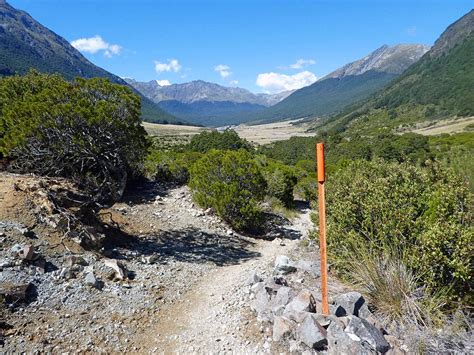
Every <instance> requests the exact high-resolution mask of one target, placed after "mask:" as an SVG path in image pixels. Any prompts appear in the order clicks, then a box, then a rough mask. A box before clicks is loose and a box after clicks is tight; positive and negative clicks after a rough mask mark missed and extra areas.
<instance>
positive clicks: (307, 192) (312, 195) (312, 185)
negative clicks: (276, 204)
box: [294, 175, 318, 205]
mask: <svg viewBox="0 0 474 355" xmlns="http://www.w3.org/2000/svg"><path fill="white" fill-rule="evenodd" d="M294 191H295V194H296V195H297V196H298V197H299V198H300V199H303V200H304V201H306V202H309V203H310V204H311V205H313V204H315V203H316V202H317V198H318V181H317V178H316V175H312V176H306V177H303V178H301V179H300V180H298V183H297V184H296V186H295V190H294Z"/></svg>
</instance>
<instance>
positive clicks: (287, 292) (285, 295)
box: [272, 286, 295, 306]
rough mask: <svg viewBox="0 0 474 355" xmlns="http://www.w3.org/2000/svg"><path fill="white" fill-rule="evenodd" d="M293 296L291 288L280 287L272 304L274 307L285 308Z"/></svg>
mask: <svg viewBox="0 0 474 355" xmlns="http://www.w3.org/2000/svg"><path fill="white" fill-rule="evenodd" d="M294 296H295V292H294V291H293V289H292V288H291V287H286V286H282V287H280V288H279V289H278V291H277V293H276V295H275V297H274V298H273V300H272V304H273V305H274V306H286V305H287V304H288V303H290V301H291V299H292V298H293V297H294Z"/></svg>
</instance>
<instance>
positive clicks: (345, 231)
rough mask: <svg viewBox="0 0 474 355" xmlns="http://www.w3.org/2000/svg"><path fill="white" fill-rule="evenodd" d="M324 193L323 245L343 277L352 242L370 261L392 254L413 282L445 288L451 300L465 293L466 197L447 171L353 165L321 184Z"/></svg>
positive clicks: (469, 236) (468, 256) (469, 239)
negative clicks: (325, 239)
mask: <svg viewBox="0 0 474 355" xmlns="http://www.w3.org/2000/svg"><path fill="white" fill-rule="evenodd" d="M327 189H328V192H327V204H328V207H327V211H328V243H329V247H328V248H329V250H330V251H331V252H332V253H331V258H332V263H333V264H334V265H335V266H336V268H337V269H338V270H339V271H340V272H341V273H342V274H343V275H344V274H346V275H350V272H351V267H350V264H349V263H347V260H349V258H350V256H351V255H352V254H353V253H354V252H355V251H354V245H357V247H358V248H360V247H361V246H363V247H364V248H367V249H368V250H370V252H371V253H372V254H373V255H374V256H375V255H381V254H384V253H386V251H387V250H397V251H399V252H400V255H405V256H406V258H407V259H406V260H404V263H405V264H406V265H407V267H409V268H410V269H411V270H412V271H413V272H414V273H415V274H416V276H417V278H418V281H419V282H420V285H421V284H423V285H426V286H427V287H428V288H429V289H432V290H437V289H440V288H442V287H446V286H449V287H450V288H451V290H450V296H451V297H456V296H459V297H463V296H465V295H466V294H467V293H468V292H469V284H470V282H471V269H470V266H471V265H472V262H473V259H472V245H473V242H474V240H473V237H474V234H473V228H472V226H471V225H470V221H471V219H470V218H471V214H470V211H469V201H470V199H469V198H470V196H469V192H468V190H467V188H466V187H465V186H464V185H463V184H462V183H461V182H460V181H459V180H458V179H457V177H456V176H455V174H453V173H452V172H451V171H444V170H440V168H439V167H438V166H436V165H433V166H429V167H428V168H419V167H415V166H411V165H408V164H397V163H386V162H383V161H381V160H375V161H372V162H365V161H357V162H354V163H352V164H350V165H349V166H348V167H347V168H345V169H342V170H340V171H339V172H338V173H337V174H335V175H334V176H332V177H331V179H328V182H327Z"/></svg>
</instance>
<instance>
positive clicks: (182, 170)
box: [145, 150, 202, 184]
mask: <svg viewBox="0 0 474 355" xmlns="http://www.w3.org/2000/svg"><path fill="white" fill-rule="evenodd" d="M201 157H202V154H201V153H198V152H182V153H181V152H173V151H158V150H151V151H150V152H149V153H148V155H147V158H146V160H145V175H146V176H147V177H148V178H151V179H154V180H158V181H166V182H174V183H176V184H185V183H187V182H188V180H189V169H190V167H191V166H192V165H193V164H194V163H195V162H196V161H198V160H199V159H200V158H201Z"/></svg>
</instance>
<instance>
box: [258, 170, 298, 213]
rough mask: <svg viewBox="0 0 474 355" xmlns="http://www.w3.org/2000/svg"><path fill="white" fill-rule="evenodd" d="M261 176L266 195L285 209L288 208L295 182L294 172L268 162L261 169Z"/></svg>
mask: <svg viewBox="0 0 474 355" xmlns="http://www.w3.org/2000/svg"><path fill="white" fill-rule="evenodd" d="M262 174H263V177H264V179H265V181H266V183H267V190H266V193H267V195H268V196H270V197H275V198H277V199H279V200H280V201H281V202H282V203H283V204H284V205H285V206H286V207H290V206H291V205H292V204H293V189H294V187H295V185H296V182H297V176H296V170H295V169H294V168H292V167H289V166H287V165H284V164H281V163H278V162H275V161H270V162H268V164H267V165H266V166H264V167H262Z"/></svg>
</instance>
